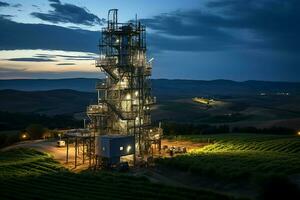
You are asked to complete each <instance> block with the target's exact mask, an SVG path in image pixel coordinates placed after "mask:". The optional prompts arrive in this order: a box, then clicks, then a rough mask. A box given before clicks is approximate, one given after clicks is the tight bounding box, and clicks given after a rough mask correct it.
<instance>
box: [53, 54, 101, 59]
mask: <svg viewBox="0 0 300 200" xmlns="http://www.w3.org/2000/svg"><path fill="white" fill-rule="evenodd" d="M55 56H58V57H63V58H67V59H87V60H91V59H95V56H70V55H61V54H58V55H55Z"/></svg>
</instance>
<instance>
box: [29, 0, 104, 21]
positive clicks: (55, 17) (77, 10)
mask: <svg viewBox="0 0 300 200" xmlns="http://www.w3.org/2000/svg"><path fill="white" fill-rule="evenodd" d="M50 2H51V4H50V6H51V7H52V8H53V9H54V10H51V11H49V12H48V13H41V12H33V13H31V15H32V16H34V17H37V18H39V19H41V20H44V21H48V22H51V23H54V24H56V23H59V22H61V23H74V24H82V25H87V26H92V25H96V24H99V25H102V24H103V22H104V19H100V18H99V17H98V16H96V15H94V14H92V13H90V12H89V11H88V10H87V9H86V8H82V7H78V6H76V5H73V4H62V3H60V1H54V0H51V1H50Z"/></svg>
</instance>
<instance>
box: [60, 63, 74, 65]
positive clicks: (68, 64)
mask: <svg viewBox="0 0 300 200" xmlns="http://www.w3.org/2000/svg"><path fill="white" fill-rule="evenodd" d="M56 65H75V63H58V64H56Z"/></svg>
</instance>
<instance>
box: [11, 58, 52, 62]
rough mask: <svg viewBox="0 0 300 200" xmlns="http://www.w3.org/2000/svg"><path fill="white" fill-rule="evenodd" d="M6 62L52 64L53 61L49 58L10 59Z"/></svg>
mask: <svg viewBox="0 0 300 200" xmlns="http://www.w3.org/2000/svg"><path fill="white" fill-rule="evenodd" d="M7 60H8V61H18V62H54V61H55V60H53V59H49V58H10V59H7Z"/></svg>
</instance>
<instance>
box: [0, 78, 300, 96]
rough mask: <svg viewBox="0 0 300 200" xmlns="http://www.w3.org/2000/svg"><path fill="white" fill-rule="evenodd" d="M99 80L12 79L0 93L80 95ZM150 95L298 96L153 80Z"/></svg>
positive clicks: (278, 87) (269, 88)
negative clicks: (64, 92) (62, 91)
mask: <svg viewBox="0 0 300 200" xmlns="http://www.w3.org/2000/svg"><path fill="white" fill-rule="evenodd" d="M97 81H98V79H89V78H73V79H15V80H0V90H3V89H12V90H23V91H37V90H38V91H45V90H56V89H70V90H77V91H82V92H94V91H95V84H96V82H97ZM152 85H153V93H154V95H156V96H160V97H162V98H164V97H174V96H186V97H190V96H198V95H257V94H259V93H281V92H288V93H291V94H300V83H292V82H267V81H244V82H236V81H230V80H212V81H201V80H168V79H154V80H152Z"/></svg>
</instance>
